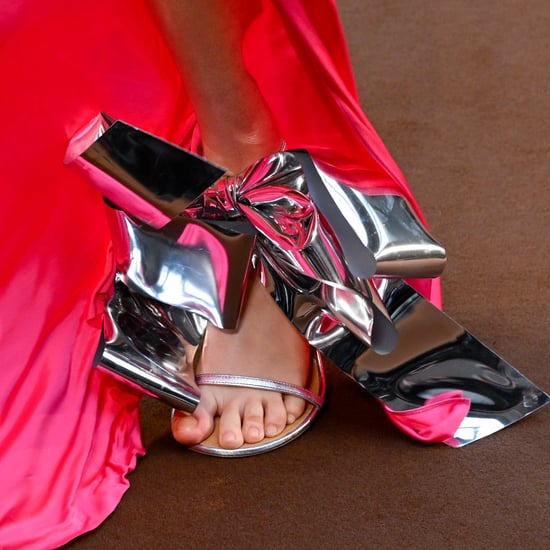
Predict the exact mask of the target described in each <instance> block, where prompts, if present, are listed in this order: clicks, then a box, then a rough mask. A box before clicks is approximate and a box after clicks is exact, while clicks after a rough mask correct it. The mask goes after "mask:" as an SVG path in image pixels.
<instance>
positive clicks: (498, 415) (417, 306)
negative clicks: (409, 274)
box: [272, 279, 550, 447]
mask: <svg viewBox="0 0 550 550" xmlns="http://www.w3.org/2000/svg"><path fill="white" fill-rule="evenodd" d="M278 284H279V285H280V281H279V282H278ZM277 286H278V285H277V284H273V285H272V287H273V289H275V288H276V287H277ZM283 296H284V293H282V292H280V291H279V292H274V297H275V298H276V299H277V300H278V301H279V302H284V304H283V307H286V308H287V310H288V309H289V304H290V303H292V298H289V297H288V296H286V299H284V300H283V298H282V297H283ZM383 299H384V303H385V304H386V307H387V309H388V311H389V313H390V315H391V319H392V320H393V322H394V323H395V326H396V329H397V331H398V333H399V341H398V344H397V347H396V348H395V350H394V351H393V352H392V353H390V354H387V355H380V354H377V353H375V352H374V351H373V350H372V349H371V348H368V347H366V346H365V345H364V344H363V343H362V342H360V341H359V340H358V339H357V338H355V337H354V335H353V334H351V333H350V332H348V331H346V330H345V329H343V328H342V327H330V328H329V329H328V330H322V315H321V311H320V310H317V312H316V313H317V316H316V315H314V314H312V312H313V310H314V308H313V307H310V308H309V309H308V308H304V306H303V304H300V308H299V309H298V310H296V311H295V312H294V315H293V320H294V322H295V325H296V326H297V327H298V328H299V329H300V330H301V331H302V333H303V334H305V335H306V336H307V337H308V338H309V339H310V341H311V342H313V343H315V345H316V346H317V347H318V349H320V350H321V351H323V352H324V353H325V355H327V356H328V357H329V358H330V359H331V360H332V361H333V362H334V363H335V364H336V365H337V366H339V367H340V368H341V369H342V370H344V371H345V372H347V373H348V374H350V375H351V376H352V377H353V378H354V379H355V380H357V382H359V384H361V386H363V387H364V388H365V389H366V390H368V391H369V392H370V393H371V394H372V395H373V396H374V397H376V398H377V399H379V400H380V401H382V402H383V403H385V404H386V405H388V406H389V407H390V408H391V409H393V410H397V411H403V410H410V409H414V408H416V407H420V406H421V405H423V404H424V402H425V401H426V399H428V398H430V397H433V396H435V395H439V394H441V393H443V392H446V391H450V390H460V391H461V392H462V395H463V396H464V397H466V398H468V399H469V400H470V401H471V407H470V411H469V413H468V415H467V417H466V418H465V419H464V421H463V422H462V423H461V425H460V427H459V428H458V430H457V431H456V433H455V434H454V438H453V439H452V440H450V441H446V443H447V444H449V445H451V446H453V447H460V446H462V445H465V444H467V443H471V442H473V441H476V440H477V439H480V438H481V437H485V436H487V435H489V434H491V433H493V432H495V431H498V430H500V429H502V428H504V427H506V426H509V425H510V424H513V423H514V422H516V421H518V420H520V419H521V418H523V417H525V416H527V415H528V414H531V413H533V412H534V411H536V410H537V409H539V408H541V407H542V406H544V405H545V404H547V403H549V402H550V397H549V396H548V395H547V394H546V393H544V392H543V391H541V390H540V389H539V388H537V386H535V385H534V384H533V383H532V382H531V381H530V380H528V379H527V378H526V377H525V376H523V375H522V374H521V373H520V372H519V371H517V370H516V369H515V368H513V367H512V366H511V365H510V364H509V363H507V362H506V361H504V360H503V359H502V358H500V357H499V356H498V355H496V354H495V353H494V352H493V351H491V350H490V349H489V348H487V347H486V346H485V345H484V344H482V343H481V342H479V340H477V339H476V338H475V337H474V336H472V334H471V333H469V332H468V331H467V330H466V329H464V328H463V327H462V326H460V325H459V324H458V323H456V322H455V321H454V320H452V319H451V318H450V317H448V316H447V315H445V314H444V313H443V312H441V311H440V310H438V309H437V308H436V307H434V306H433V305H432V304H431V303H429V302H428V301H427V300H425V299H424V298H422V297H421V296H420V295H419V294H418V293H417V292H415V291H414V290H413V289H412V288H411V287H410V286H408V285H407V284H406V283H404V282H403V281H401V280H399V279H394V280H386V285H385V288H384V293H383ZM304 310H308V313H309V318H308V322H307V323H306V322H304V315H303V313H302V312H303V311H304Z"/></svg>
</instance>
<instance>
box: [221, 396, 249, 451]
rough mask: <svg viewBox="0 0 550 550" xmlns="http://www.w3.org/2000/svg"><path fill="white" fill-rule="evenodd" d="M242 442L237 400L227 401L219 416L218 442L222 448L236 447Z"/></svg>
mask: <svg viewBox="0 0 550 550" xmlns="http://www.w3.org/2000/svg"><path fill="white" fill-rule="evenodd" d="M243 443H244V439H243V432H242V420H241V414H240V411H239V406H238V402H237V401H235V402H233V403H228V404H227V405H226V406H225V407H224V409H223V412H222V414H221V416H220V424H219V444H220V445H221V446H222V447H223V448H224V449H238V448H239V447H240V446H242V444H243Z"/></svg>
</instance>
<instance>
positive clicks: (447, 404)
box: [382, 391, 470, 443]
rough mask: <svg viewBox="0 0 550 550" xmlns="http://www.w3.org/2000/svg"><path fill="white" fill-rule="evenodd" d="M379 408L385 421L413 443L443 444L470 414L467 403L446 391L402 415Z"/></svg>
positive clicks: (384, 407)
mask: <svg viewBox="0 0 550 550" xmlns="http://www.w3.org/2000/svg"><path fill="white" fill-rule="evenodd" d="M382 407H383V409H384V411H385V412H386V414H387V415H388V418H389V419H390V420H391V421H392V422H393V423H394V424H395V425H396V426H397V427H398V428H399V429H400V430H401V431H403V432H405V433H406V434H407V435H408V436H410V437H412V438H413V439H417V440H418V441H422V442H424V443H445V442H447V441H450V440H452V439H453V436H454V434H455V433H456V431H457V429H458V427H459V426H460V424H461V423H462V421H463V420H464V418H465V417H466V415H467V414H468V412H469V410H470V400H469V399H468V398H466V397H462V392H461V391H447V392H444V393H441V394H439V395H436V396H434V397H430V398H429V399H426V402H425V403H424V405H423V406H421V407H418V408H416V409H410V410H405V411H394V410H392V409H390V407H388V406H387V405H385V404H382Z"/></svg>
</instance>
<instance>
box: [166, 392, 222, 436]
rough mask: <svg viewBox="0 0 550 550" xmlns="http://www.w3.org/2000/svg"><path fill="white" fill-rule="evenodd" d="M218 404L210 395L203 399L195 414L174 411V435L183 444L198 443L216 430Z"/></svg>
mask: <svg viewBox="0 0 550 550" xmlns="http://www.w3.org/2000/svg"><path fill="white" fill-rule="evenodd" d="M215 407H216V404H215V402H214V400H212V399H209V398H208V396H206V397H205V398H203V399H201V401H200V403H199V405H198V407H197V408H196V409H195V411H194V412H193V414H188V413H184V412H182V411H174V416H173V418H172V435H173V436H174V439H175V440H176V441H178V442H179V443H182V444H183V445H196V444H197V443H200V442H201V441H203V440H205V439H206V438H207V437H208V436H209V435H210V434H211V433H212V432H213V431H214V414H215V411H216V409H215Z"/></svg>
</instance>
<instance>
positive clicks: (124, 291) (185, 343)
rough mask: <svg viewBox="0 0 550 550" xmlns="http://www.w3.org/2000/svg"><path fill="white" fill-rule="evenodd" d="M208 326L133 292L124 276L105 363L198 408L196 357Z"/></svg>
mask: <svg viewBox="0 0 550 550" xmlns="http://www.w3.org/2000/svg"><path fill="white" fill-rule="evenodd" d="M204 328H205V323H204V321H201V319H200V318H197V317H194V316H193V315H191V314H188V313H186V312H185V311H182V310H179V309H176V308H171V307H170V306H166V305H164V304H162V303H160V302H156V301H155V300H152V299H150V298H147V297H146V296H143V295H141V294H139V293H133V292H131V291H130V290H129V289H128V288H127V287H126V285H124V284H123V283H122V282H120V280H118V281H117V282H116V284H115V292H114V295H113V297H112V299H111V300H110V302H109V304H108V306H107V316H106V318H105V321H104V339H105V341H104V342H103V343H102V346H101V348H100V353H98V359H99V364H100V365H101V366H102V367H103V368H105V369H107V370H109V371H112V372H114V373H115V374H117V375H119V376H122V377H123V378H125V379H126V380H129V381H130V382H131V383H133V384H135V385H137V386H139V387H141V388H143V389H145V390H146V391H147V393H149V394H150V395H154V396H156V397H159V398H160V399H162V400H163V401H165V402H166V403H168V404H169V405H171V406H172V407H176V408H178V409H182V410H185V411H188V412H192V411H193V410H194V409H195V407H196V406H197V405H198V403H199V399H200V390H199V388H198V386H197V384H196V382H195V373H194V370H193V367H192V359H193V357H192V356H193V352H194V348H195V347H196V345H197V343H198V340H199V339H200V338H201V336H202V333H203V331H204Z"/></svg>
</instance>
